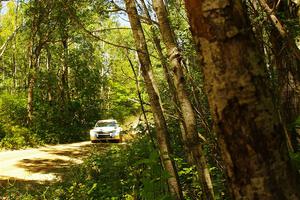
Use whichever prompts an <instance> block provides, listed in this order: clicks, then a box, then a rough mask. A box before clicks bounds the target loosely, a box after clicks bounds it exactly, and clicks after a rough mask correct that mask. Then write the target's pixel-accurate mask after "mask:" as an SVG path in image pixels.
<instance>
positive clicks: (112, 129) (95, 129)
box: [92, 127, 116, 133]
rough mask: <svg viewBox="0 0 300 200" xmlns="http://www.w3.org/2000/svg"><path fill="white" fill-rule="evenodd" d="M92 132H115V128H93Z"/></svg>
mask: <svg viewBox="0 0 300 200" xmlns="http://www.w3.org/2000/svg"><path fill="white" fill-rule="evenodd" d="M92 130H93V131H97V132H98V131H99V132H100V131H101V132H104V133H105V132H107V133H108V132H111V131H115V130H116V128H115V127H95V128H93V129H92Z"/></svg>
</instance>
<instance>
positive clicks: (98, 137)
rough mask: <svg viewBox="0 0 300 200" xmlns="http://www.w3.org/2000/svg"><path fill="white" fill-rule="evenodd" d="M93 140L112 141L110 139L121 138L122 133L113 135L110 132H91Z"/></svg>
mask: <svg viewBox="0 0 300 200" xmlns="http://www.w3.org/2000/svg"><path fill="white" fill-rule="evenodd" d="M90 139H91V141H110V140H114V141H115V140H120V139H121V137H120V135H119V134H118V135H115V136H111V135H110V134H98V133H95V134H90Z"/></svg>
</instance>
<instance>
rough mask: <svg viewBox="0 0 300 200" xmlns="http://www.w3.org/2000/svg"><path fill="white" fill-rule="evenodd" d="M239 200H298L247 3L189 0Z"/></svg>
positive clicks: (218, 128) (299, 193)
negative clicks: (248, 14)
mask: <svg viewBox="0 0 300 200" xmlns="http://www.w3.org/2000/svg"><path fill="white" fill-rule="evenodd" d="M185 4H186V9H187V12H188V16H189V20H190V24H191V30H192V34H193V36H194V39H195V41H196V43H197V45H198V46H199V47H200V48H199V49H201V51H202V52H201V54H202V56H203V61H204V69H203V71H204V76H205V83H206V92H207V95H208V100H209V104H210V109H211V113H212V115H213V119H214V125H215V131H216V133H217V134H218V143H219V147H220V149H221V153H222V158H223V160H224V163H225V165H226V174H227V177H228V184H229V187H230V191H231V194H232V196H233V198H234V199H263V200H284V199H289V200H298V199H300V190H299V186H300V185H299V179H298V174H297V172H296V171H294V170H293V169H292V167H291V165H290V159H289V155H288V150H287V146H286V144H285V137H284V130H283V126H282V124H280V122H279V119H278V117H277V116H278V115H277V112H276V110H275V106H274V105H273V103H272V99H271V92H270V91H269V87H268V86H267V82H268V78H267V76H266V73H265V71H264V70H265V67H264V62H263V59H262V57H261V55H260V54H259V51H258V47H257V46H256V41H255V40H254V37H253V33H252V31H251V27H250V25H249V22H248V19H247V16H246V13H245V9H244V7H243V3H242V1H241V0H240V1H238V0H236V1H229V0H223V1H215V0H203V1H198V0H185Z"/></svg>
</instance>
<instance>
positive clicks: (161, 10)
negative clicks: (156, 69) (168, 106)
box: [153, 0, 214, 199]
mask: <svg viewBox="0 0 300 200" xmlns="http://www.w3.org/2000/svg"><path fill="white" fill-rule="evenodd" d="M153 7H154V10H155V12H156V15H157V18H158V23H159V27H160V32H161V34H162V38H163V41H164V43H165V45H166V48H167V51H168V55H169V60H170V64H171V67H172V71H173V73H174V76H173V81H174V86H175V89H176V90H175V92H176V96H177V99H178V103H179V107H180V111H181V113H182V117H183V125H184V128H185V131H184V132H183V133H184V134H186V135H185V136H183V138H184V145H185V146H186V147H187V149H188V151H189V153H191V155H192V157H193V160H194V164H195V165H196V168H197V171H198V174H199V177H200V180H201V185H202V189H203V191H204V199H214V192H213V186H212V182H211V178H210V175H209V171H208V167H207V163H206V159H205V156H204V152H203V148H202V145H201V143H200V138H199V136H198V132H197V127H196V118H195V114H194V110H193V107H192V104H191V102H190V100H189V97H188V93H187V91H186V88H187V85H186V83H185V77H184V73H183V66H182V56H181V53H180V50H179V48H178V46H177V42H176V39H175V34H174V32H173V30H172V28H171V26H170V23H169V20H168V14H167V10H166V7H165V5H164V2H163V1H162V0H153Z"/></svg>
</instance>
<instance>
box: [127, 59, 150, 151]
mask: <svg viewBox="0 0 300 200" xmlns="http://www.w3.org/2000/svg"><path fill="white" fill-rule="evenodd" d="M126 56H127V59H128V62H129V65H130V67H131V70H132V73H133V75H134V80H135V85H136V90H137V95H138V98H139V102H140V106H141V110H142V114H143V117H144V120H145V124H146V128H147V133H148V135H149V137H150V139H151V142H152V144H153V146H154V147H155V142H154V139H153V137H152V134H151V130H150V126H149V122H148V118H147V115H146V109H145V106H144V101H143V98H142V94H141V90H140V83H139V77H138V75H137V73H136V71H135V69H134V66H133V63H132V61H131V59H130V57H129V55H128V54H127V55H126Z"/></svg>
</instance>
